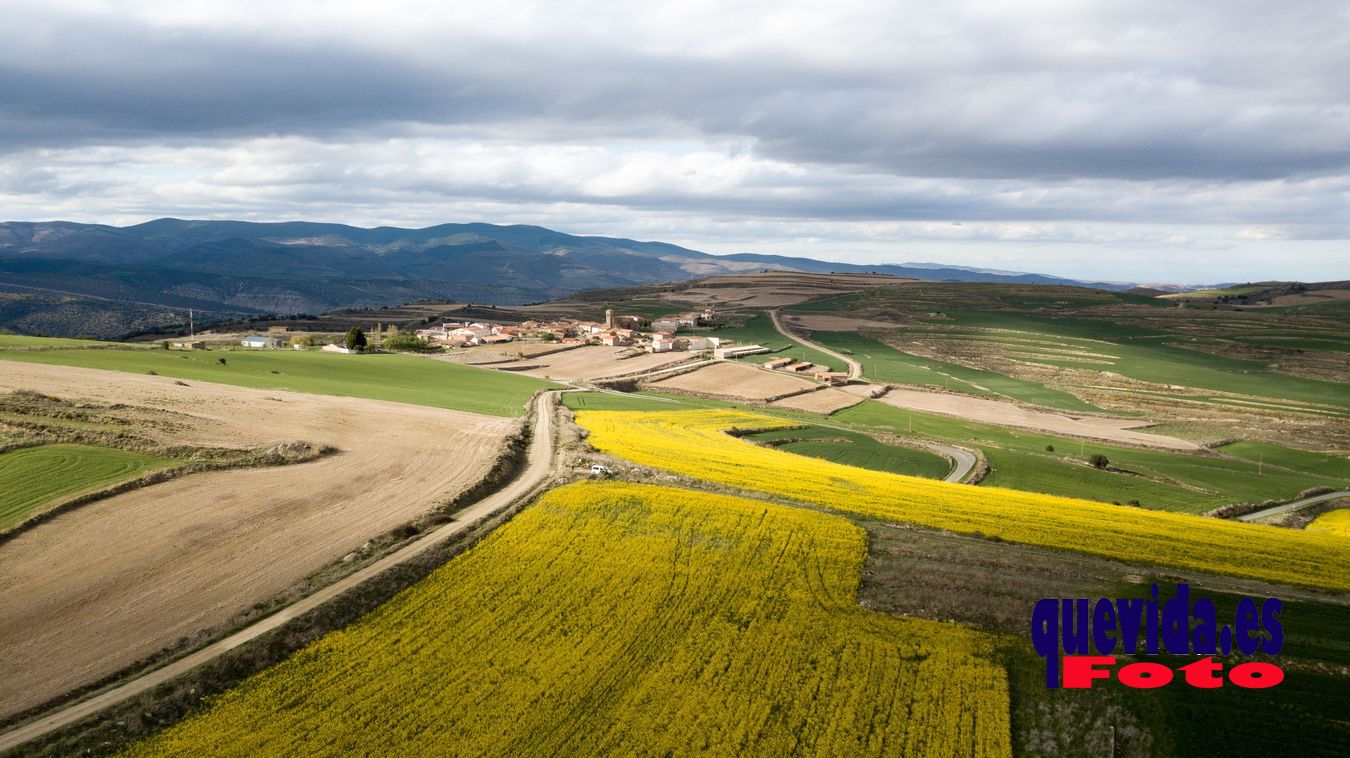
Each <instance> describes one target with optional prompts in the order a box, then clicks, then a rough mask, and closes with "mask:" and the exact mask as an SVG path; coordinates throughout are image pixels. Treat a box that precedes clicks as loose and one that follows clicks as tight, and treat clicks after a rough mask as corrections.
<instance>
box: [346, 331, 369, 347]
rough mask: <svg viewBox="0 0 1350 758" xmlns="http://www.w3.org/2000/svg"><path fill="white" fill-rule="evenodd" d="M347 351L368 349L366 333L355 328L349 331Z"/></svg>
mask: <svg viewBox="0 0 1350 758" xmlns="http://www.w3.org/2000/svg"><path fill="white" fill-rule="evenodd" d="M347 349H348V350H365V349H366V333H365V332H363V331H361V327H359V326H353V327H352V328H351V329H348V330H347Z"/></svg>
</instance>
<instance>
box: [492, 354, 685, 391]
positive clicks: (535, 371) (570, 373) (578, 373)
mask: <svg viewBox="0 0 1350 758" xmlns="http://www.w3.org/2000/svg"><path fill="white" fill-rule="evenodd" d="M474 349H477V348H474ZM632 352H633V351H632V349H631V348H627V347H604V346H601V345H588V346H586V347H578V348H576V349H573V350H564V351H563V352H561V353H553V354H551V355H544V356H540V357H538V358H526V359H525V360H520V361H511V362H509V363H496V364H493V365H492V366H491V368H495V369H501V370H505V371H516V372H518V373H522V374H527V375H529V376H534V377H539V378H541V379H552V380H554V381H563V382H572V381H579V380H591V379H604V378H605V377H610V376H627V375H628V374H634V373H638V372H642V371H653V370H655V369H659V368H663V367H665V366H673V365H675V364H677V363H683V362H685V361H688V360H693V359H695V358H697V357H698V354H697V353H689V352H678V353H675V352H671V353H641V354H639V355H634V356H633V357H631V358H625V357H624V356H628V355H632Z"/></svg>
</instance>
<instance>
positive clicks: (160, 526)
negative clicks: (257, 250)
mask: <svg viewBox="0 0 1350 758" xmlns="http://www.w3.org/2000/svg"><path fill="white" fill-rule="evenodd" d="M15 389H31V390H37V391H41V392H43V393H46V394H49V395H55V396H58V397H65V398H71V399H82V400H93V401H98V402H104V403H129V404H134V405H138V406H144V407H149V408H156V409H161V410H163V411H165V412H167V413H169V414H171V415H172V418H173V420H174V422H175V423H174V424H173V426H172V428H169V429H161V430H156V431H155V433H157V434H164V435H171V436H172V438H173V439H175V440H178V441H181V442H189V443H192V444H200V445H211V446H222V447H229V446H238V447H263V446H268V445H271V444H277V443H282V442H288V441H296V440H304V441H308V442H313V443H319V444H327V445H331V446H334V447H336V448H338V449H339V450H340V451H341V452H339V453H338V454H336V455H334V456H330V457H328V458H325V459H322V460H319V461H315V462H311V463H304V464H297V465H293V466H285V467H280V468H269V469H244V470H237V471H224V472H216V473H206V474H196V475H192V476H188V477H185V478H183V479H177V480H174V481H170V482H166V483H163V484H158V485H154V486H151V487H147V488H145V489H140V490H135V491H132V492H127V493H124V494H121V495H117V496H114V497H111V498H107V499H104V500H101V501H97V502H94V503H90V504H88V505H85V506H83V507H81V508H79V509H76V510H73V511H70V512H68V513H65V514H62V515H61V516H59V517H57V518H55V519H54V520H52V521H50V522H48V523H46V524H42V525H40V526H38V527H36V528H34V529H32V530H31V531H29V532H27V533H24V534H21V535H19V536H17V537H15V538H14V539H13V540H11V541H9V542H7V543H4V544H2V545H0V671H4V672H5V675H4V677H2V678H0V717H3V716H5V715H8V714H12V713H15V712H18V711H21V710H24V709H25V708H29V707H32V706H34V705H37V704H39V703H41V702H43V701H46V700H48V699H50V698H53V697H56V696H59V695H61V694H63V693H64V692H67V691H69V690H70V689H72V688H75V687H78V686H81V685H83V684H86V683H89V682H91V681H95V680H98V679H99V678H101V677H103V676H106V675H108V674H110V673H113V672H115V671H117V670H119V669H121V668H123V667H125V666H127V665H130V664H131V663H133V662H135V661H137V660H139V659H141V658H143V657H145V656H147V655H149V654H151V653H153V652H155V651H157V650H160V649H162V648H164V647H166V646H168V645H171V644H173V643H174V642H175V641H177V640H178V639H180V638H182V637H185V636H190V635H192V634H194V633H195V632H197V631H199V630H202V629H205V628H208V627H211V626H213V625H217V624H220V623H222V622H225V621H227V620H228V619H229V618H231V617H232V616H234V615H235V614H236V613H238V612H240V611H242V610H244V609H246V608H248V607H249V606H251V605H252V604H253V603H255V602H259V601H262V600H264V599H266V598H268V597H270V596H272V595H274V594H276V593H278V592H281V591H282V590H284V589H286V588H287V587H289V586H290V585H292V584H294V583H295V582H297V581H299V580H301V579H303V578H304V577H306V576H308V575H310V574H312V573H313V572H315V571H316V570H318V569H319V568H321V567H322V566H324V565H325V564H327V563H329V562H331V561H333V560H336V559H338V558H341V557H342V556H343V555H345V554H347V553H349V552H351V551H353V550H355V549H357V548H359V547H360V546H361V545H362V544H363V543H364V542H365V541H366V540H368V539H370V538H371V537H374V536H377V535H379V534H381V533H384V532H387V531H389V530H391V529H393V528H395V527H397V526H399V525H400V524H403V523H406V522H408V521H411V520H413V519H414V518H416V517H418V516H419V515H422V514H423V513H425V512H427V511H429V510H430V509H432V508H433V507H434V506H435V505H436V504H437V503H439V502H443V501H445V500H448V499H450V498H452V497H454V496H455V495H457V494H458V493H460V492H462V491H464V490H465V489H466V488H468V487H469V486H471V485H472V484H474V483H475V482H477V481H478V480H479V479H480V478H481V477H482V476H483V475H485V474H486V473H487V472H488V471H489V469H490V468H491V465H492V461H493V459H494V457H495V455H496V454H497V452H498V451H499V449H500V446H501V443H502V440H503V439H504V438H505V437H506V436H507V435H508V434H509V433H510V432H511V431H512V430H513V429H514V425H515V423H514V422H512V421H510V420H508V419H504V418H496V417H491V416H480V415H477V414H472V413H464V412H459V411H450V410H443V409H438V408H429V407H423V406H414V405H404V404H399V403H389V402H383V401H377V400H364V399H359V398H341V397H327V396H318V395H304V394H298V393H292V392H286V391H281V390H254V389H247V388H242V387H233V386H226V385H220V384H209V383H202V382H192V383H191V386H182V385H180V384H177V383H175V382H174V380H172V379H169V378H166V377H156V376H141V375H135V374H125V373H118V372H110V371H98V370H92V369H77V368H69V367H61V366H44V365H30V364H19V363H12V364H6V366H5V370H4V371H3V373H0V390H15Z"/></svg>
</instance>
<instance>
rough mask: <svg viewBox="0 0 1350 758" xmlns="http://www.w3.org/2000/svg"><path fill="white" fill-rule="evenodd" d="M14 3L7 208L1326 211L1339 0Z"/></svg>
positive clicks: (1339, 54)
mask: <svg viewBox="0 0 1350 758" xmlns="http://www.w3.org/2000/svg"><path fill="white" fill-rule="evenodd" d="M932 6H940V7H932ZM7 26H8V30H7V43H6V45H5V46H3V47H0V83H2V84H0V207H6V208H11V209H13V210H12V211H10V212H20V213H23V214H26V215H29V216H32V215H37V216H43V217H50V216H51V214H53V213H57V212H60V213H62V214H65V215H68V216H72V217H80V218H88V217H91V216H94V215H98V216H100V217H101V218H105V219H106V218H114V217H115V218H124V217H133V216H134V217H140V216H147V215H163V214H177V215H184V213H185V211H186V210H192V211H193V212H195V213H197V214H199V215H239V216H250V217H256V216H263V217H266V216H268V215H269V214H270V215H277V214H280V213H283V212H284V213H287V214H292V215H303V216H311V217H318V216H320V215H324V214H329V213H339V212H351V213H361V214H369V215H371V216H372V217H377V218H390V219H391V220H392V219H393V218H401V217H404V216H406V215H407V214H406V213H405V210H404V209H407V208H416V209H419V210H417V211H415V212H414V214H427V215H434V214H436V213H442V214H445V213H452V212H459V213H462V212H465V209H470V210H471V209H474V208H493V209H497V211H498V212H501V209H502V208H504V207H509V206H510V205H511V204H516V205H517V206H520V207H527V206H528V207H530V208H534V209H535V212H537V213H543V214H552V213H554V212H556V211H557V209H559V208H571V209H573V212H574V214H575V215H577V217H585V216H587V215H588V214H589V215H590V216H592V217H595V218H621V219H626V220H624V221H621V222H620V221H616V222H615V223H624V224H627V225H628V228H634V227H641V225H642V223H641V217H643V216H644V215H645V216H650V215H653V214H655V215H658V216H659V215H662V214H674V216H676V217H679V218H681V219H682V220H683V223H701V222H696V221H691V220H697V219H706V220H715V221H716V223H715V224H712V225H711V226H708V225H706V224H705V225H704V226H705V227H706V228H714V227H715V228H721V229H724V230H725V229H726V226H725V224H724V223H723V222H725V221H727V220H738V223H741V224H744V225H746V226H747V227H755V228H761V229H767V227H762V226H758V224H759V221H756V220H771V221H773V223H774V224H776V226H775V227H774V228H777V229H779V230H780V231H779V232H778V234H777V236H774V235H772V234H769V232H767V231H764V232H763V233H764V234H766V235H769V236H767V237H765V238H764V244H765V245H766V246H774V245H777V244H779V243H782V242H783V241H784V240H789V239H791V238H792V235H794V234H797V233H798V232H795V231H793V228H794V227H793V224H794V223H796V222H798V221H800V222H802V223H806V224H826V225H828V224H831V223H834V222H839V223H845V224H871V223H887V222H895V223H899V224H910V225H909V226H902V227H896V228H897V230H900V231H897V232H896V233H897V234H900V233H905V234H915V235H920V237H919V238H923V239H928V238H931V229H929V230H927V231H925V230H924V229H925V228H926V227H925V228H921V227H919V226H914V224H923V223H929V222H936V223H938V224H939V227H935V228H947V229H950V222H951V221H966V222H989V223H991V224H995V225H996V226H994V227H977V226H972V227H970V229H971V230H974V229H976V228H979V229H980V230H981V235H982V236H978V237H975V236H968V237H965V238H964V239H967V240H968V241H970V240H983V241H987V242H990V243H991V244H992V243H993V242H994V241H997V240H1007V239H1013V238H1018V235H1023V234H1032V235H1033V236H1036V237H1037V238H1038V239H1045V240H1050V239H1054V238H1055V235H1062V239H1063V240H1064V241H1083V240H1085V239H1089V238H1091V239H1097V240H1101V241H1103V242H1104V243H1110V242H1111V241H1112V240H1122V239H1140V238H1141V237H1139V236H1138V235H1135V234H1134V233H1133V232H1132V231H1130V230H1131V228H1133V227H1140V226H1142V227H1148V228H1149V229H1151V230H1152V231H1150V232H1148V233H1147V234H1145V235H1143V237H1147V238H1151V239H1154V238H1155V239H1164V238H1165V239H1173V240H1179V239H1183V238H1189V239H1196V240H1200V239H1204V240H1209V241H1210V243H1212V242H1213V241H1214V240H1215V239H1219V238H1222V237H1231V238H1233V239H1242V240H1245V242H1244V243H1243V244H1249V243H1250V244H1256V243H1257V241H1261V242H1262V244H1278V243H1290V242H1291V241H1296V240H1316V239H1342V238H1345V237H1346V236H1350V211H1347V208H1346V203H1345V197H1346V193H1347V191H1350V190H1348V189H1347V188H1348V187H1350V75H1347V73H1346V72H1347V71H1350V15H1348V11H1347V8H1346V6H1345V5H1344V4H1343V3H1339V2H1330V1H1328V2H1303V3H1298V4H1294V5H1289V4H1286V5H1284V6H1271V5H1270V4H1269V3H1256V2H1245V1H1244V2H1221V3H1203V4H1186V5H1184V6H1183V7H1180V8H1178V7H1176V4H1175V3H1163V2H1142V1H1136V2H1108V3H1101V4H1093V5H1091V6H1078V5H1075V4H1063V3H1054V2H1046V3H1038V2H1034V0H1028V2H1025V3H1018V4H1003V3H979V2H972V3H953V4H917V3H915V4H905V5H900V4H893V3H868V2H863V1H862V0H836V2H833V3H831V4H828V7H826V6H822V4H819V3H806V2H802V3H793V2H773V3H764V4H756V3H753V2H749V3H744V4H741V5H738V6H737V7H735V8H724V7H723V5H722V4H718V3H711V2H710V3H707V4H703V5H700V4H698V3H688V4H675V5H671V4H651V5H649V6H641V5H639V6H634V5H633V4H631V3H613V4H608V3H603V2H584V3H580V4H577V5H568V6H566V7H562V6H557V5H555V4H551V3H539V4H532V5H530V4H522V5H517V4H512V5H511V6H510V7H509V8H508V7H503V6H502V5H501V4H500V3H475V2H469V1H468V0H466V1H465V2H463V3H459V4H451V5H446V6H444V7H438V6H432V7H427V6H425V5H423V4H413V5H411V6H407V5H403V4H400V3H397V2H395V3H393V4H391V5H390V6H388V7H386V6H381V8H379V9H375V8H374V7H373V6H369V5H368V4H363V3H351V4H344V3H336V4H332V3H320V4H312V3H308V2H305V0H297V2H294V3H289V4H275V3H261V2H259V3H252V2H248V0H236V1H235V2H224V0H202V2H198V3H190V4H189V3H184V4H177V3H170V2H155V1H154V0H142V1H140V2H135V1H132V2H127V3H111V4H106V5H99V4H97V3H95V4H92V5H91V4H90V3H84V2H81V3H74V4H71V5H67V4H65V3H63V2H60V0H49V2H44V3H41V4H39V3H28V2H24V1H23V0H19V1H18V2H16V4H15V7H14V8H13V9H11V10H9V11H7ZM44 209H47V212H45V213H44V212H43V210H44ZM381 214H383V216H381ZM616 214H617V215H616ZM336 220H347V219H336ZM428 220H429V221H434V220H450V219H448V218H439V219H435V218H429V219H428ZM524 220H528V219H524ZM942 224H946V225H947V226H946V227H943V226H941V225H942ZM1083 224H1089V225H1096V226H1094V227H1093V228H1092V229H1086V230H1085V227H1083V226H1082V225H1083ZM1166 226H1178V227H1181V228H1182V231H1181V232H1178V231H1177V230H1176V229H1170V230H1165V229H1164V227H1166ZM1199 226H1205V227H1212V228H1209V229H1208V230H1207V231H1205V232H1204V233H1197V234H1191V235H1188V234H1186V233H1185V231H1184V229H1185V228H1189V227H1199ZM1070 227H1072V228H1070ZM1108 227H1109V228H1108ZM1217 228H1223V229H1224V230H1225V231H1222V232H1216V231H1214V229H1217ZM1028 230H1031V231H1028ZM610 231H615V232H623V231H624V229H612V230H610ZM840 233H843V232H840ZM1242 234H1245V235H1246V236H1241V237H1240V236H1239V235H1242ZM923 235H929V237H923ZM939 238H942V239H946V237H944V236H941V235H939ZM1206 244H1209V243H1206Z"/></svg>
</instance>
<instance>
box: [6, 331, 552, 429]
mask: <svg viewBox="0 0 1350 758" xmlns="http://www.w3.org/2000/svg"><path fill="white" fill-rule="evenodd" d="M222 359H224V361H225V362H224V363H221V362H220V361H221V360H222ZM0 360H17V361H27V362H30V363H48V364H58V365H63V366H78V367H82V368H96V369H108V370H112V371H129V372H132V373H137V374H144V373H147V372H149V371H154V372H155V373H157V374H160V375H162V376H169V377H174V378H176V379H187V380H197V381H202V382H220V383H222V384H236V385H239V386H242V387H255V388H262V389H289V390H295V391H296V392H310V393H314V394H317V395H339V396H345V397H364V398H370V399H373V400H392V401H395V402H400V403H411V404H414V405H429V406H433V407H436V408H450V409H454V410H461V411H472V412H474V413H486V414H489V415H493V416H520V415H522V414H523V413H524V412H525V403H526V402H528V401H529V399H530V396H531V395H532V394H533V393H534V392H536V391H537V390H540V389H545V388H548V387H555V386H557V385H555V384H553V383H552V382H547V381H544V380H542V379H535V378H533V377H528V376H523V375H520V374H508V373H504V372H500V371H492V370H489V369H483V368H476V367H474V366H464V365H460V364H456V363H447V362H444V361H437V360H432V359H430V358H423V357H417V356H410V355H381V354H373V355H341V354H334V353H323V352H319V351H296V350H257V351H239V350H230V351H192V352H181V351H174V350H157V349H151V350H144V349H134V348H133V349H120V348H109V349H99V350H42V351H14V352H0Z"/></svg>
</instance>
